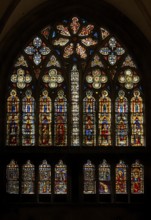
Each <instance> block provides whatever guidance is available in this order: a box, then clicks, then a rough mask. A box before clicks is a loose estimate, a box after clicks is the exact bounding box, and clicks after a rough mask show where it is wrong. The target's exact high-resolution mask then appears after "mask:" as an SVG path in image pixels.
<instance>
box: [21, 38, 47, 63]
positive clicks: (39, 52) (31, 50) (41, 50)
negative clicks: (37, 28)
mask: <svg viewBox="0 0 151 220" xmlns="http://www.w3.org/2000/svg"><path fill="white" fill-rule="evenodd" d="M24 51H25V53H26V54H28V55H29V56H30V57H31V58H32V59H33V62H34V64H36V65H39V64H40V63H41V61H42V59H44V58H45V56H46V55H48V54H49V53H50V48H49V47H47V46H46V45H45V43H44V42H42V40H41V38H40V37H38V36H37V37H35V38H34V39H33V41H32V42H31V43H30V44H29V46H27V47H26V48H25V50H24Z"/></svg>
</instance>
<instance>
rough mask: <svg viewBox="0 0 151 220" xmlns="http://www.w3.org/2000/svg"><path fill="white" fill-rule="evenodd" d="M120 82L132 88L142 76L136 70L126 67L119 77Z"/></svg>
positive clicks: (127, 87)
mask: <svg viewBox="0 0 151 220" xmlns="http://www.w3.org/2000/svg"><path fill="white" fill-rule="evenodd" d="M118 80H119V82H120V83H122V84H124V86H125V88H126V89H132V88H133V87H134V86H136V84H137V83H138V82H139V81H140V77H139V76H138V75H137V73H136V72H135V71H132V70H131V69H126V70H125V71H124V72H123V73H121V74H120V75H119V77H118Z"/></svg>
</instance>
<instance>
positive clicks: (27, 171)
mask: <svg viewBox="0 0 151 220" xmlns="http://www.w3.org/2000/svg"><path fill="white" fill-rule="evenodd" d="M127 168H128V166H127V165H126V164H125V163H124V161H122V160H120V161H119V163H118V164H116V165H115V184H114V186H115V193H116V194H127V188H128V187H127V186H128V178H127V176H128V173H127ZM96 170H97V172H98V178H96ZM130 172H131V173H130V176H131V181H130V182H131V193H132V194H143V193H144V166H143V165H142V164H141V163H140V162H139V161H138V160H136V161H135V163H133V164H131V167H130ZM6 179H7V184H6V192H7V193H9V194H19V192H21V194H34V193H35V181H36V180H35V165H33V164H32V163H31V161H30V160H28V161H27V162H26V163H25V164H24V165H22V167H21V178H20V174H19V165H18V164H17V162H16V161H15V160H11V162H10V163H9V164H8V165H7V167H6ZM96 180H97V181H96ZM52 182H53V185H54V187H53V188H54V190H53V193H54V194H67V193H68V189H67V188H68V187H67V185H68V184H67V183H68V177H67V165H65V164H64V163H63V161H62V160H60V161H59V162H58V163H57V164H56V165H55V166H54V177H53V178H52V167H51V165H50V164H48V163H47V160H43V162H42V164H40V165H39V167H38V193H39V194H51V193H52ZM96 183H98V184H96ZM96 185H98V189H97V191H98V192H99V194H110V193H111V185H112V175H111V166H110V164H108V163H107V161H106V160H103V162H102V163H100V165H99V166H98V167H97V169H96V166H95V165H94V164H92V163H91V161H90V160H88V161H87V163H86V164H84V165H83V194H96V188H97V187H96ZM20 186H21V190H20V189H19V188H20Z"/></svg>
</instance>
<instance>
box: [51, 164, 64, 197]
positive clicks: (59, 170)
mask: <svg viewBox="0 0 151 220" xmlns="http://www.w3.org/2000/svg"><path fill="white" fill-rule="evenodd" d="M54 192H55V194H67V166H66V165H65V164H64V163H63V161H62V160H60V161H59V163H58V164H56V165H55V190H54Z"/></svg>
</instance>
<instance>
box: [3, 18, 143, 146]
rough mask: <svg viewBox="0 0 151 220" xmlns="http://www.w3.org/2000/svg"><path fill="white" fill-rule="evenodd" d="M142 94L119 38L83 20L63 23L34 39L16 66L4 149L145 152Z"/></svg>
mask: <svg viewBox="0 0 151 220" xmlns="http://www.w3.org/2000/svg"><path fill="white" fill-rule="evenodd" d="M117 69H118V71H117ZM37 91H38V92H37ZM142 92H143V87H142V82H141V74H140V73H139V70H138V68H137V65H136V63H135V62H134V60H133V58H132V57H131V56H130V54H129V53H128V50H127V48H126V47H125V45H124V44H122V42H120V39H118V38H117V36H114V34H112V33H111V32H110V31H109V30H107V29H106V28H105V27H100V26H98V25H96V24H94V23H92V22H89V21H87V20H86V19H84V18H80V17H78V16H74V17H71V18H68V19H63V20H62V21H58V22H57V23H55V24H52V25H48V26H46V27H44V28H42V30H40V31H39V33H36V34H35V35H34V36H33V38H32V39H30V40H29V41H28V43H27V45H25V46H24V48H23V50H22V51H21V52H20V53H19V54H18V56H17V58H16V59H15V61H14V65H13V68H12V71H11V74H10V81H9V96H8V98H7V117H6V118H7V119H6V120H7V123H6V127H7V128H6V130H7V135H6V145H8V146H19V145H22V146H35V145H38V146H67V145H68V146H81V145H82V146H113V145H115V146H121V147H124V146H136V147H138V146H144V145H145V138H144V137H145V129H144V121H145V120H144V115H145V114H144V106H143V105H144V104H143V103H144V101H143V96H142ZM11 106H12V107H11ZM67 106H68V108H67ZM21 109H22V110H21ZM111 112H112V114H111ZM67 119H68V120H67ZM111 122H112V123H111ZM35 135H36V137H37V138H36V139H35ZM114 137H115V140H114V139H113V138H114Z"/></svg>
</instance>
